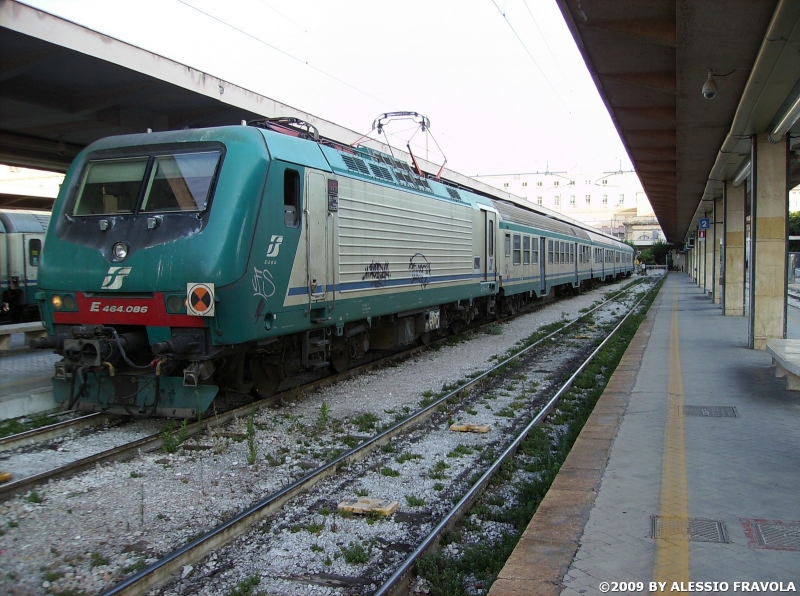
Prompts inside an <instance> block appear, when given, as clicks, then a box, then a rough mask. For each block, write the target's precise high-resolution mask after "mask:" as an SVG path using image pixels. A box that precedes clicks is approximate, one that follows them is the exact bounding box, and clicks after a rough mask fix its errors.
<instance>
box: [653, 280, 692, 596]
mask: <svg viewBox="0 0 800 596" xmlns="http://www.w3.org/2000/svg"><path fill="white" fill-rule="evenodd" d="M661 465H662V470H661V525H662V529H663V530H665V532H662V535H664V534H666V535H665V536H663V537H662V538H660V539H658V542H657V549H658V551H657V555H656V568H655V573H654V580H655V581H656V582H666V584H664V588H663V590H661V589H659V590H657V591H656V593H657V594H666V593H668V592H670V591H671V590H670V588H671V587H672V585H673V582H688V581H689V507H688V502H687V489H686V444H685V436H684V427H683V376H682V372H681V350H680V330H679V328H678V285H677V284H676V285H675V291H674V293H673V297H672V322H671V325H670V330H669V395H668V398H667V427H666V429H665V433H664V458H663V461H662V464H661ZM657 585H659V586H661V585H662V584H660V583H659V584H657Z"/></svg>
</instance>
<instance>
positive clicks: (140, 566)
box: [62, 534, 202, 594]
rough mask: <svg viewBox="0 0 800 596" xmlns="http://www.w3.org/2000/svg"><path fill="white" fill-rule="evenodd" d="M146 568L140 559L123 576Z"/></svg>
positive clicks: (124, 569) (123, 569) (123, 570)
mask: <svg viewBox="0 0 800 596" xmlns="http://www.w3.org/2000/svg"><path fill="white" fill-rule="evenodd" d="M201 535H202V534H201ZM190 542H191V540H190ZM145 567H147V564H146V563H145V562H144V560H143V559H139V560H138V561H136V562H135V563H134V564H133V565H128V566H126V567H123V568H122V573H123V574H128V573H131V572H133V571H141V570H142V569H144V568H145ZM62 594H63V592H62Z"/></svg>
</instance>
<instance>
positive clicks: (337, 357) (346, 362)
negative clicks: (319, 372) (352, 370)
mask: <svg viewBox="0 0 800 596" xmlns="http://www.w3.org/2000/svg"><path fill="white" fill-rule="evenodd" d="M328 359H329V360H330V361H331V364H330V366H329V367H328V368H329V369H330V371H331V372H332V373H333V374H339V373H343V372H344V371H346V370H347V369H348V367H349V366H350V349H349V347H348V346H345V347H344V349H343V350H336V351H335V352H331V353H330V355H329V356H328Z"/></svg>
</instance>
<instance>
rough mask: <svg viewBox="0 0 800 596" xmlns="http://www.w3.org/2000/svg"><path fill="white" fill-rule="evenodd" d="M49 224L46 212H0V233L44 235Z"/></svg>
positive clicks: (4, 210)
mask: <svg viewBox="0 0 800 596" xmlns="http://www.w3.org/2000/svg"><path fill="white" fill-rule="evenodd" d="M49 223H50V213H49V212H47V211H22V210H19V211H18V210H9V209H3V210H0V232H7V233H9V234H14V233H17V234H19V233H27V234H44V233H45V232H47V225H48V224H49Z"/></svg>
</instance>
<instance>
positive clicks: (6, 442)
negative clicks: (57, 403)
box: [0, 413, 117, 453]
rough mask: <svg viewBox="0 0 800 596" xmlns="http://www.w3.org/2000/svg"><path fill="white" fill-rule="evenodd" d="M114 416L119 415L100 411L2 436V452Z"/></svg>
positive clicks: (58, 435)
mask: <svg viewBox="0 0 800 596" xmlns="http://www.w3.org/2000/svg"><path fill="white" fill-rule="evenodd" d="M114 418H117V417H116V416H115V417H112V416H107V415H105V414H100V413H96V414H89V415H87V416H78V417H77V418H70V419H69V420H62V421H60V422H56V423H53V424H48V425H47V426H41V427H39V428H34V429H31V430H27V431H25V432H21V433H16V434H13V435H9V436H7V437H3V438H0V453H2V452H3V451H10V450H12V449H17V448H19V447H25V446H26V445H33V444H36V443H42V442H44V441H52V440H53V439H58V438H60V437H63V436H64V435H66V434H69V433H71V432H75V431H79V430H83V429H85V428H91V427H94V426H98V425H101V424H106V423H107V422H110V421H111V420H112V419H114Z"/></svg>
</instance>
